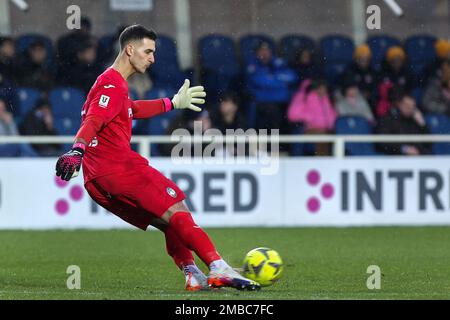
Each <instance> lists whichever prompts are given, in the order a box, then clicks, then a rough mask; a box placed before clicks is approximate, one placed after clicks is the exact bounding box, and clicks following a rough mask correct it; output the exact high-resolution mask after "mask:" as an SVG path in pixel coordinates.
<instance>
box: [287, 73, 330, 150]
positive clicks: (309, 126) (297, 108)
mask: <svg viewBox="0 0 450 320" xmlns="http://www.w3.org/2000/svg"><path fill="white" fill-rule="evenodd" d="M287 116H288V120H289V122H290V123H291V124H294V125H295V124H299V123H300V124H302V125H303V127H304V133H305V134H329V133H332V132H333V131H334V123H335V121H336V116H337V114H336V111H335V110H334V107H333V104H332V102H331V99H330V97H329V94H328V87H327V84H326V82H324V81H323V80H315V81H311V80H305V81H303V83H302V84H301V85H300V88H299V90H298V91H297V93H296V94H295V96H294V98H293V99H292V101H291V103H290V105H289V108H288V114H287ZM315 154H316V155H321V156H323V155H329V154H330V146H329V144H327V143H317V144H316V145H315Z"/></svg>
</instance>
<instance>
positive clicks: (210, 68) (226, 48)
mask: <svg viewBox="0 0 450 320" xmlns="http://www.w3.org/2000/svg"><path fill="white" fill-rule="evenodd" d="M198 47H199V48H198V49H199V54H200V65H201V76H202V84H203V85H204V86H205V88H206V91H207V92H208V101H209V102H210V103H212V104H214V103H215V102H217V101H218V98H219V96H220V93H221V92H224V91H227V90H228V89H229V88H230V86H232V82H233V80H235V79H236V78H237V77H238V75H239V63H238V60H237V55H236V48H235V46H234V42H233V40H232V39H231V38H229V37H226V36H223V35H219V34H214V35H209V36H206V37H203V38H201V39H200V41H199V45H198Z"/></svg>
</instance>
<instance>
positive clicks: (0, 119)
mask: <svg viewBox="0 0 450 320" xmlns="http://www.w3.org/2000/svg"><path fill="white" fill-rule="evenodd" d="M17 135H19V131H18V130H17V126H16V124H15V122H14V118H13V115H12V113H11V112H9V111H8V108H7V104H6V101H5V100H3V99H1V98H0V136H17ZM0 156H1V157H18V156H19V157H35V156H37V153H36V152H35V151H34V150H33V149H32V148H31V147H30V145H29V144H25V143H6V144H0Z"/></svg>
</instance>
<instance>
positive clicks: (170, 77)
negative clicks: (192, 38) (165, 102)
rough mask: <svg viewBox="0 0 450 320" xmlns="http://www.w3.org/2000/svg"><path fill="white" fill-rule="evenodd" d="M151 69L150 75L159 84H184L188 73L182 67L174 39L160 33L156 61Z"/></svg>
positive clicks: (176, 85)
mask: <svg viewBox="0 0 450 320" xmlns="http://www.w3.org/2000/svg"><path fill="white" fill-rule="evenodd" d="M149 70H150V71H149V72H150V76H151V78H152V80H153V82H154V83H155V84H156V85H157V86H162V87H178V86H181V85H182V84H183V81H184V78H185V76H186V75H185V74H184V73H183V71H181V69H180V65H179V63H178V54H177V47H176V44H175V40H174V39H172V38H170V37H168V36H164V35H158V39H157V40H156V53H155V63H154V64H153V65H152V66H151V68H150V69H149Z"/></svg>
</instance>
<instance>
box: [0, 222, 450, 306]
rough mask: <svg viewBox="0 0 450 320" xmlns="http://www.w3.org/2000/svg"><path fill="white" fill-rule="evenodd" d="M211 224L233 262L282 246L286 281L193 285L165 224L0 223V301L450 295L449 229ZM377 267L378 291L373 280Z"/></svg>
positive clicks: (238, 263)
mask: <svg viewBox="0 0 450 320" xmlns="http://www.w3.org/2000/svg"><path fill="white" fill-rule="evenodd" d="M206 230H207V232H208V233H209V234H210V236H211V238H212V239H213V240H214V242H215V244H216V245H217V248H218V250H219V252H221V254H222V255H223V257H224V258H225V259H226V260H228V261H229V262H230V263H231V264H232V265H233V266H236V267H240V266H241V263H242V259H243V257H244V255H245V253H246V252H247V251H249V250H250V249H253V248H255V247H259V246H266V247H271V248H273V249H275V250H277V251H278V252H279V253H280V255H281V257H282V258H283V260H284V267H285V269H284V274H283V277H282V279H281V280H280V281H279V282H278V283H276V284H275V285H273V286H271V287H266V288H263V289H262V290H261V291H259V292H241V291H237V290H233V289H223V290H216V291H215V292H197V293H189V292H185V291H184V277H183V275H182V274H181V272H180V271H178V269H177V268H176V267H175V265H174V264H173V263H172V260H171V258H170V257H169V256H167V254H166V252H165V242H164V237H163V235H162V234H161V233H160V232H158V231H151V232H142V231H133V230H110V231H86V230H76V231H0V299H1V300H4V299H170V300H173V299H202V300H209V299H214V300H217V299H219V300H220V299H271V300H272V299H449V298H450V248H449V247H450V227H402V228H397V227H383V228H235V229H232V228H220V229H215V228H212V229H206ZM200 264H201V262H199V265H200ZM69 265H77V266H79V267H80V269H81V289H79V290H69V289H67V287H66V281H67V278H68V277H69V276H70V275H69V274H67V273H66V270H67V267H68V266H69ZM370 265H378V266H379V267H380V269H381V273H382V276H381V289H379V290H376V289H375V290H369V289H368V288H367V286H366V281H367V278H368V277H369V276H370V274H368V273H367V267H368V266H370ZM201 267H202V269H205V268H204V266H203V264H201Z"/></svg>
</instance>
